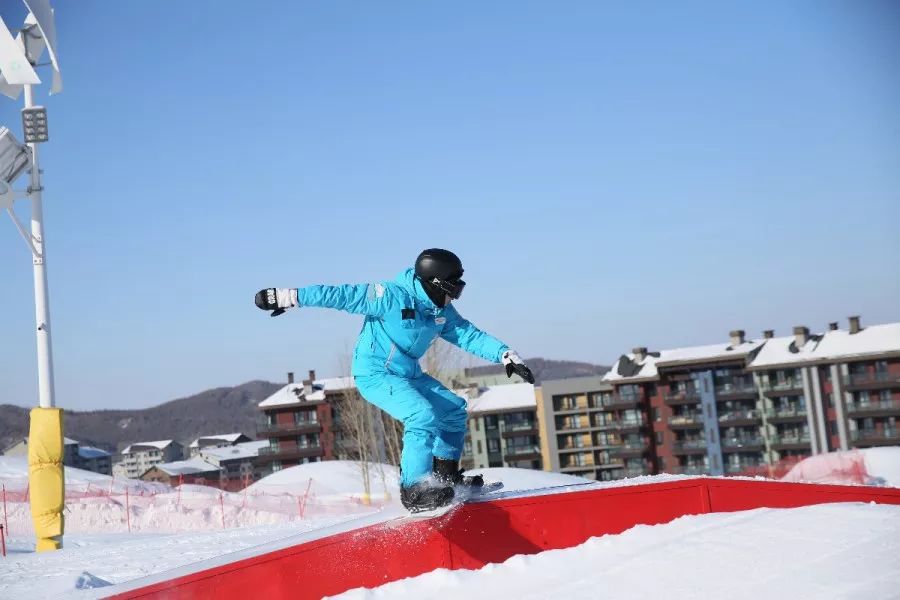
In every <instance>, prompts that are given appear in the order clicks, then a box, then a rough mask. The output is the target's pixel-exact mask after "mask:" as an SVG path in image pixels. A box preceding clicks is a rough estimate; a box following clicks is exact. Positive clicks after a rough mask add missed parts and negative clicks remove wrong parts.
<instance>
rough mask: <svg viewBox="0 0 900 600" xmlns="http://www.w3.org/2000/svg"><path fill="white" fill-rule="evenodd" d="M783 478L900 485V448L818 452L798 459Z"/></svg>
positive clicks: (844, 483) (841, 483)
mask: <svg viewBox="0 0 900 600" xmlns="http://www.w3.org/2000/svg"><path fill="white" fill-rule="evenodd" d="M781 480H782V481H793V482H811V483H830V484H838V485H847V484H857V485H880V486H890V487H900V447H897V446H889V447H885V448H866V449H864V450H847V451H843V452H829V453H827V454H816V455H814V456H810V457H808V458H805V459H803V460H801V461H800V462H798V463H797V464H796V465H794V466H793V468H792V469H791V470H790V471H788V472H787V473H786V474H785V475H784V477H782V478H781Z"/></svg>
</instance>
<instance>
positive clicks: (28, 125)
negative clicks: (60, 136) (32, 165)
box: [22, 106, 49, 144]
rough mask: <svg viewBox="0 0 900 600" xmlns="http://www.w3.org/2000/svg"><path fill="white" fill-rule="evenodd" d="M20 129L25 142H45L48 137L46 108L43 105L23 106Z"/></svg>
mask: <svg viewBox="0 0 900 600" xmlns="http://www.w3.org/2000/svg"><path fill="white" fill-rule="evenodd" d="M22 131H24V132H25V143H26V144H40V143H41V142H46V141H47V140H48V139H49V138H48V137H47V109H46V108H44V107H43V106H33V107H31V108H23V109H22Z"/></svg>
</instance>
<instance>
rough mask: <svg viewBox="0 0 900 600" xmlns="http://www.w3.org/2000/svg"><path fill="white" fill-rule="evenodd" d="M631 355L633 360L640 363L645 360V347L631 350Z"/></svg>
mask: <svg viewBox="0 0 900 600" xmlns="http://www.w3.org/2000/svg"><path fill="white" fill-rule="evenodd" d="M631 353H632V354H634V360H636V361H639V362H640V361H642V360H644V359H645V358H647V347H646V346H638V347H637V348H632V349H631Z"/></svg>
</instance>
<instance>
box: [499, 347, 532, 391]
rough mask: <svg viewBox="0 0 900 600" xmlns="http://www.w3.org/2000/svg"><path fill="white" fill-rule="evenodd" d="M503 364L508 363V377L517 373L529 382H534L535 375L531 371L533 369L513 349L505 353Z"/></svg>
mask: <svg viewBox="0 0 900 600" xmlns="http://www.w3.org/2000/svg"><path fill="white" fill-rule="evenodd" d="M503 364H504V365H506V376H507V377H512V375H513V373H515V374H516V375H518V376H519V377H521V378H522V379H524V380H525V381H527V382H528V383H532V384H533V383H534V375H533V374H532V373H531V369H529V368H528V367H527V366H526V365H525V363H524V362H523V361H522V359H521V358H519V355H518V354H516V353H515V352H513V351H512V350H507V351H506V352H504V353H503Z"/></svg>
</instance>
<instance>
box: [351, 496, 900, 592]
mask: <svg viewBox="0 0 900 600" xmlns="http://www.w3.org/2000/svg"><path fill="white" fill-rule="evenodd" d="M898 555H900V506H888V505H876V504H860V503H847V504H823V505H818V506H807V507H802V508H793V509H769V508H762V509H756V510H751V511H743V512H736V513H712V514H705V515H697V516H686V517H680V518H678V519H675V520H674V521H672V522H670V523H667V524H664V525H655V526H647V525H639V526H637V527H633V528H632V529H629V530H628V531H625V532H623V533H621V534H618V535H605V536H601V537H594V538H591V539H589V540H588V541H587V542H585V543H584V544H581V545H580V546H576V547H574V548H567V549H564V550H549V551H546V552H542V553H540V554H535V555H527V556H526V555H519V556H514V557H512V558H510V559H508V560H507V561H505V562H504V563H501V564H493V565H487V566H485V567H483V568H481V569H479V570H475V571H470V570H458V571H449V570H447V569H438V570H436V571H432V572H430V573H426V574H424V575H420V576H418V577H413V578H410V579H404V580H401V581H395V582H391V583H388V584H385V585H383V586H381V587H378V588H375V589H374V590H365V589H357V590H352V591H349V592H346V593H344V594H341V595H339V596H337V598H342V599H346V600H360V599H373V598H391V599H396V600H402V599H405V598H409V599H411V600H421V599H422V598H436V597H442V598H466V599H467V600H474V599H479V598H485V599H490V600H496V599H497V598H517V599H535V600H538V599H540V600H543V599H544V598H570V599H573V600H577V599H582V598H583V599H596V598H613V599H616V600H619V599H623V598H648V599H649V598H666V599H682V598H683V599H687V598H696V599H703V600H705V599H707V598H729V599H739V598H747V599H753V600H758V599H759V598H767V599H780V598H783V599H785V600H787V599H790V600H796V599H805V598H809V599H816V600H819V599H821V598H843V599H855V598H859V599H860V600H862V599H866V600H869V599H871V598H898V597H900V592H898V584H900V560H897V557H898Z"/></svg>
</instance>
